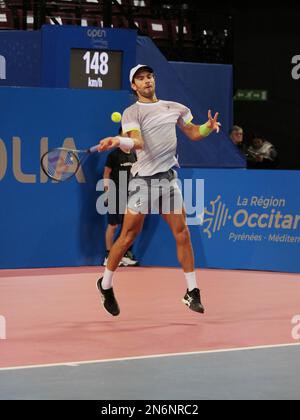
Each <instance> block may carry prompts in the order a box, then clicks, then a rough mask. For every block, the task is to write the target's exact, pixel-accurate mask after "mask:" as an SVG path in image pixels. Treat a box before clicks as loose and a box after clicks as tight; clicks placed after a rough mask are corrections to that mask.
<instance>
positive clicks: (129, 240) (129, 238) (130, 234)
mask: <svg viewBox="0 0 300 420" xmlns="http://www.w3.org/2000/svg"><path fill="white" fill-rule="evenodd" d="M138 233H139V232H138V231H136V230H127V231H124V232H122V235H121V240H122V243H123V245H124V247H126V248H129V247H130V245H132V244H133V242H134V240H135V238H136V237H137V235H138Z"/></svg>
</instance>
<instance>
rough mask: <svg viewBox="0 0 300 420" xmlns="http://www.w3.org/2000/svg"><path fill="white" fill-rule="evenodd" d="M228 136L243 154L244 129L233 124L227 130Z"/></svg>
mask: <svg viewBox="0 0 300 420" xmlns="http://www.w3.org/2000/svg"><path fill="white" fill-rule="evenodd" d="M229 136H230V138H231V140H232V143H233V144H234V145H235V146H236V147H237V148H238V149H239V151H240V152H241V153H242V154H243V155H244V156H245V155H246V145H245V143H244V130H243V129H242V127H239V126H238V125H234V126H233V127H232V128H231V130H230V131H229Z"/></svg>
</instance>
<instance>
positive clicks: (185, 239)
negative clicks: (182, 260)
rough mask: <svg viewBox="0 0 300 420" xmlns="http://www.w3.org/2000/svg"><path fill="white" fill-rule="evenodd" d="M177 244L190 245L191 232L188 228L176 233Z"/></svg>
mask: <svg viewBox="0 0 300 420" xmlns="http://www.w3.org/2000/svg"><path fill="white" fill-rule="evenodd" d="M175 238H176V242H177V243H179V244H182V245H185V244H187V243H189V241H190V232H189V229H188V227H187V226H185V227H183V228H182V229H180V230H179V231H177V232H176V233H175Z"/></svg>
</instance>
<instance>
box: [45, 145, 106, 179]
mask: <svg viewBox="0 0 300 420" xmlns="http://www.w3.org/2000/svg"><path fill="white" fill-rule="evenodd" d="M98 151H99V144H98V145H96V146H93V147H90V148H89V149H87V150H76V149H74V150H72V149H65V148H63V147H58V148H56V149H51V150H49V151H48V152H47V153H45V154H44V155H43V156H42V158H41V166H42V169H43V171H44V173H45V174H46V175H47V176H48V177H49V178H50V179H53V180H54V181H66V180H67V179H70V178H72V176H74V175H75V174H76V172H77V171H78V169H79V168H80V165H81V164H82V163H83V161H84V160H85V158H86V157H87V156H88V155H90V154H91V153H94V152H98Z"/></svg>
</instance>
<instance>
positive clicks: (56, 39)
mask: <svg viewBox="0 0 300 420" xmlns="http://www.w3.org/2000/svg"><path fill="white" fill-rule="evenodd" d="M71 48H92V49H104V50H116V51H120V50H121V51H123V52H124V54H123V65H122V70H123V72H122V73H123V77H122V89H123V90H125V89H130V84H129V78H128V74H129V71H130V69H131V68H132V67H133V66H134V63H135V55H136V31H135V30H131V29H126V30H124V29H111V28H92V27H87V28H82V27H78V26H71V25H70V26H53V25H45V26H43V28H42V84H41V86H43V87H62V88H64V87H69V78H70V50H71Z"/></svg>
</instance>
